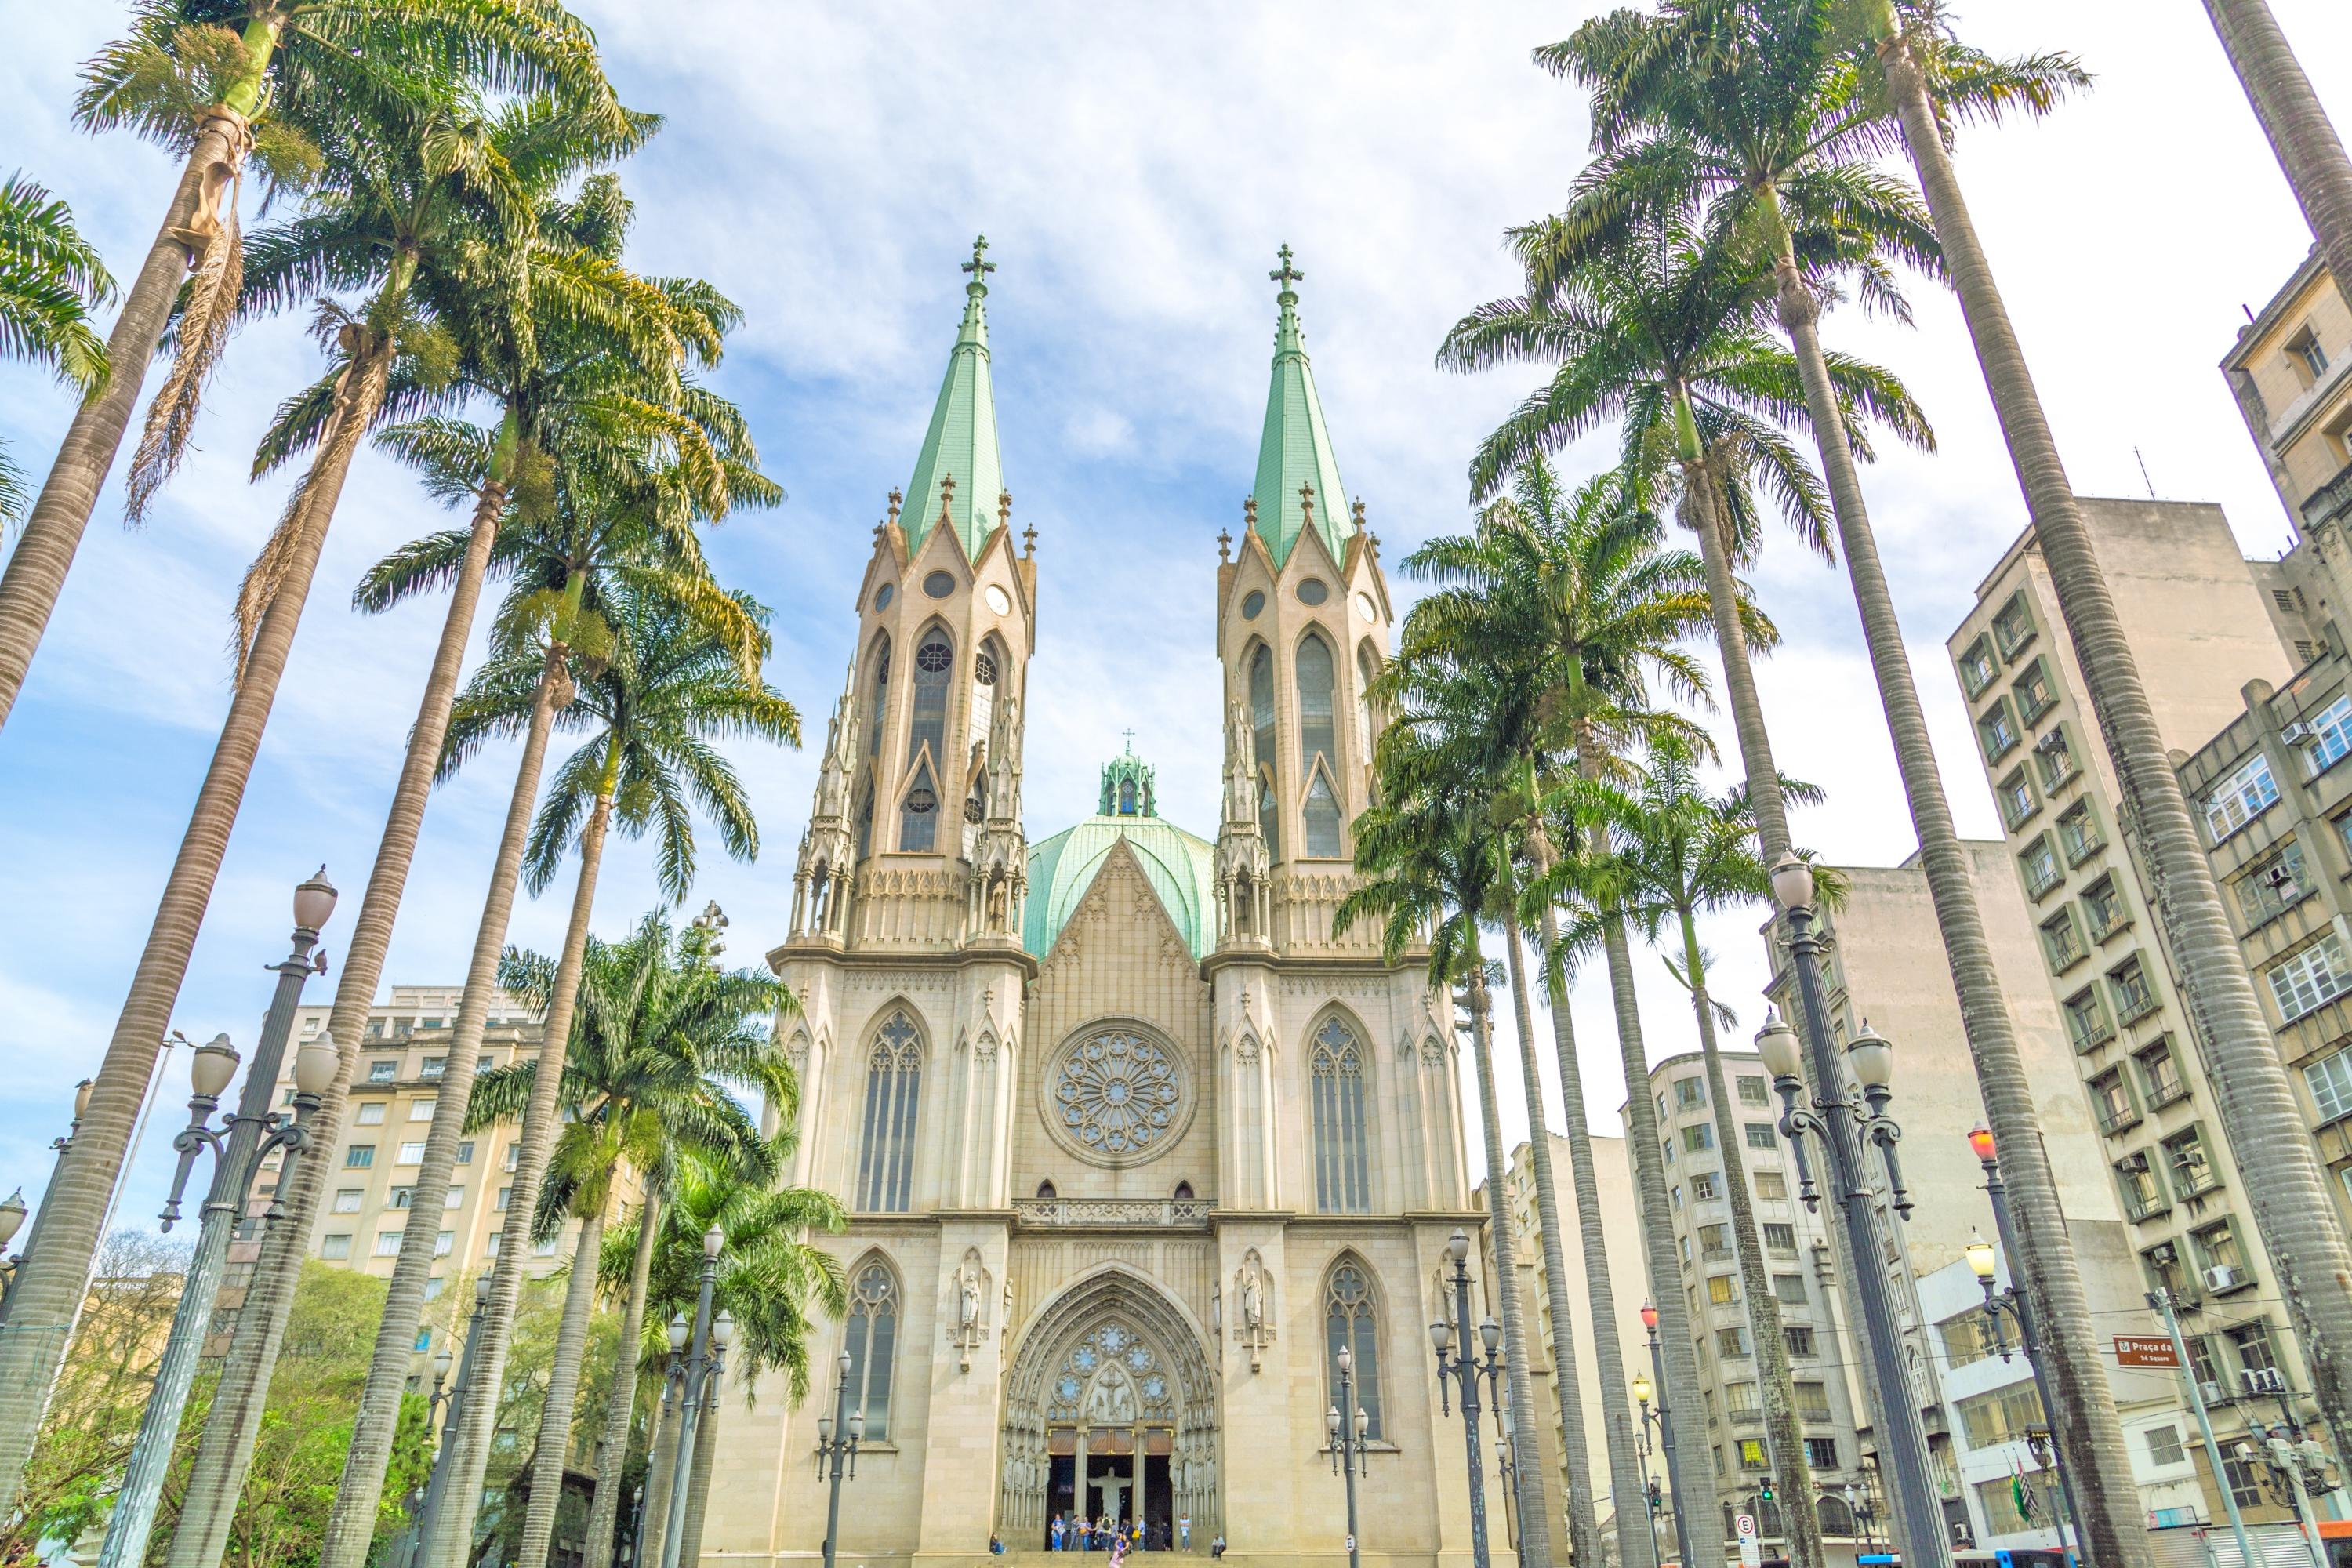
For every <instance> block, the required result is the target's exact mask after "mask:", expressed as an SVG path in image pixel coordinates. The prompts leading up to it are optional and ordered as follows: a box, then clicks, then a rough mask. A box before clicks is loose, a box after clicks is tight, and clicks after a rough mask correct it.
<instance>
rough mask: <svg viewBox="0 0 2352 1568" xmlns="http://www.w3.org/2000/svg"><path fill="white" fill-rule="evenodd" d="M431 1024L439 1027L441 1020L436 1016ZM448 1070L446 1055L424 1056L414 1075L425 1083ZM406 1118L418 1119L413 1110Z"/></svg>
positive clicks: (437, 1078) (443, 1075)
mask: <svg viewBox="0 0 2352 1568" xmlns="http://www.w3.org/2000/svg"><path fill="white" fill-rule="evenodd" d="M432 1026H433V1027H434V1028H436V1029H437V1028H439V1027H441V1020H440V1019H438V1018H436V1019H434V1020H433V1024H432ZM448 1072H449V1058H447V1057H426V1058H424V1059H423V1060H421V1061H419V1062H418V1063H417V1064H416V1076H417V1078H418V1079H420V1080H422V1081H424V1082H425V1083H438V1082H439V1081H440V1080H441V1079H444V1078H446V1077H447V1076H448ZM425 1103H427V1104H430V1103H431V1101H429V1100H428V1101H426V1102H425ZM408 1119H409V1120H410V1121H416V1120H418V1118H417V1116H416V1113H415V1111H413V1110H412V1111H411V1112H409V1117H408Z"/></svg>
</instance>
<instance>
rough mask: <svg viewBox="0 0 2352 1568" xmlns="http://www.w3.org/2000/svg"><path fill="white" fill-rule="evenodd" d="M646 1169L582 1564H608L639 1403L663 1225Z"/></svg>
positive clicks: (608, 1567)
mask: <svg viewBox="0 0 2352 1568" xmlns="http://www.w3.org/2000/svg"><path fill="white" fill-rule="evenodd" d="M661 1206H662V1201H661V1190H660V1188H659V1187H657V1186H656V1175H655V1173H653V1172H650V1171H648V1172H646V1201H645V1203H644V1204H643V1205H641V1206H640V1207H639V1208H638V1210H637V1247H636V1253H635V1257H633V1258H631V1260H630V1263H629V1299H628V1304H627V1305H626V1306H625V1307H624V1308H623V1309H622V1310H621V1349H620V1352H619V1353H618V1354H617V1355H615V1356H614V1358H613V1386H612V1390H611V1392H610V1393H609V1394H606V1395H605V1400H604V1442H603V1443H602V1444H601V1445H600V1446H599V1448H598V1452H597V1455H596V1498H595V1502H594V1504H593V1506H592V1507H591V1508H590V1509H589V1510H588V1545H587V1550H586V1552H585V1553H584V1562H583V1568H612V1563H613V1531H614V1526H615V1525H616V1524H617V1522H618V1521H619V1520H620V1517H621V1478H622V1476H623V1475H625V1473H627V1470H628V1460H629V1427H630V1426H631V1424H632V1421H633V1419H634V1417H635V1407H636V1402H637V1342H638V1340H640V1339H642V1338H643V1337H644V1335H645V1328H646V1282H647V1281H648V1280H649V1279H651V1278H652V1275H653V1264H654V1238H655V1237H656V1235H657V1234H658V1233H659V1231H660V1229H661Z"/></svg>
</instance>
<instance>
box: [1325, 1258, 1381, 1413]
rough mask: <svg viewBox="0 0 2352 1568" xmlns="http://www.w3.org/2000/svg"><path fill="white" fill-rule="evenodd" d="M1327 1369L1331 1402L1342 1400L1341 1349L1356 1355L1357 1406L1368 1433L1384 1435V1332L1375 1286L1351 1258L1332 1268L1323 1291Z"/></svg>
mask: <svg viewBox="0 0 2352 1568" xmlns="http://www.w3.org/2000/svg"><path fill="white" fill-rule="evenodd" d="M1323 1302H1324V1368H1323V1370H1324V1373H1325V1374H1326V1375H1327V1376H1328V1377H1329V1378H1330V1380H1331V1404H1332V1405H1335V1406H1336V1405H1339V1350H1340V1347H1341V1346H1343V1345H1344V1346H1346V1347H1347V1349H1348V1351H1349V1353H1350V1354H1352V1355H1353V1356H1354V1357H1355V1362H1356V1364H1355V1366H1354V1367H1353V1368H1352V1369H1351V1371H1352V1373H1353V1374H1354V1377H1355V1383H1356V1388H1355V1394H1356V1406H1357V1408H1358V1409H1360V1410H1361V1411H1362V1412H1363V1413H1364V1415H1365V1419H1366V1429H1365V1435H1366V1436H1369V1437H1370V1438H1372V1439H1373V1440H1374V1441H1378V1440H1379V1439H1380V1437H1381V1332H1380V1324H1379V1321H1378V1320H1377V1319H1376V1318H1375V1317H1374V1316H1373V1314H1372V1287H1371V1283H1370V1280H1368V1279H1365V1277H1364V1271H1363V1268H1361V1267H1360V1265H1358V1264H1357V1263H1356V1262H1355V1261H1354V1260H1353V1259H1352V1258H1349V1259H1343V1260H1342V1261H1341V1262H1340V1264H1339V1267H1338V1268H1334V1269H1332V1270H1331V1283H1330V1285H1329V1287H1328V1289H1326V1290H1325V1291H1324V1293H1323Z"/></svg>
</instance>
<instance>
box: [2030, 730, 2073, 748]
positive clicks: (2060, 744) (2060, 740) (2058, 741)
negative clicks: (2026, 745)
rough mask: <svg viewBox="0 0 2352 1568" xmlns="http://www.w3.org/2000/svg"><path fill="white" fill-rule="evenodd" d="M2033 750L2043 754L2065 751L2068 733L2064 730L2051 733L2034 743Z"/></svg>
mask: <svg viewBox="0 0 2352 1568" xmlns="http://www.w3.org/2000/svg"><path fill="white" fill-rule="evenodd" d="M2033 749H2034V750H2035V751H2037V752H2063V751H2064V750H2065V749H2066V731H2063V730H2053V731H2050V733H2048V734H2047V735H2044V736H2042V739H2040V740H2038V741H2036V742H2033Z"/></svg>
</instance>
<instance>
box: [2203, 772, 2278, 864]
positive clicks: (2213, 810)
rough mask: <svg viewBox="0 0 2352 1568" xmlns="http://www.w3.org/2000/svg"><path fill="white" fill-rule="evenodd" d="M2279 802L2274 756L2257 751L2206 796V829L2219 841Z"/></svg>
mask: <svg viewBox="0 0 2352 1568" xmlns="http://www.w3.org/2000/svg"><path fill="white" fill-rule="evenodd" d="M2277 801H2278V784H2277V783H2276V781H2274V780H2273V779H2272V777H2271V764H2270V759H2269V758H2267V757H2265V756H2263V754H2262V753H2261V752H2255V753H2254V754H2253V755H2252V756H2251V757H2248V758H2247V759H2246V760H2245V761H2244V762H2242V763H2239V764H2238V766H2237V767H2236V768H2235V769H2234V770H2233V771H2232V772H2231V773H2230V774H2229V776H2228V777H2226V778H2224V779H2223V780H2222V781H2221V783H2220V784H2215V785H2214V786H2213V789H2212V791H2211V793H2210V794H2209V795H2206V797H2205V805H2204V811H2205V831H2206V832H2208V833H2210V834H2211V835H2212V836H2213V842H2214V843H2216V844H2219V843H2221V840H2223V839H2225V838H2227V837H2230V835H2231V834H2232V833H2235V832H2237V831H2238V829H2240V828H2241V827H2243V826H2245V825H2246V824H2248V823H2249V822H2252V820H2253V819H2254V818H2255V817H2257V816H2261V815H2262V814H2263V812H2264V811H2266V810H2268V809H2269V808H2270V807H2271V806H2272V805H2275V804H2276V803H2277Z"/></svg>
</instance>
